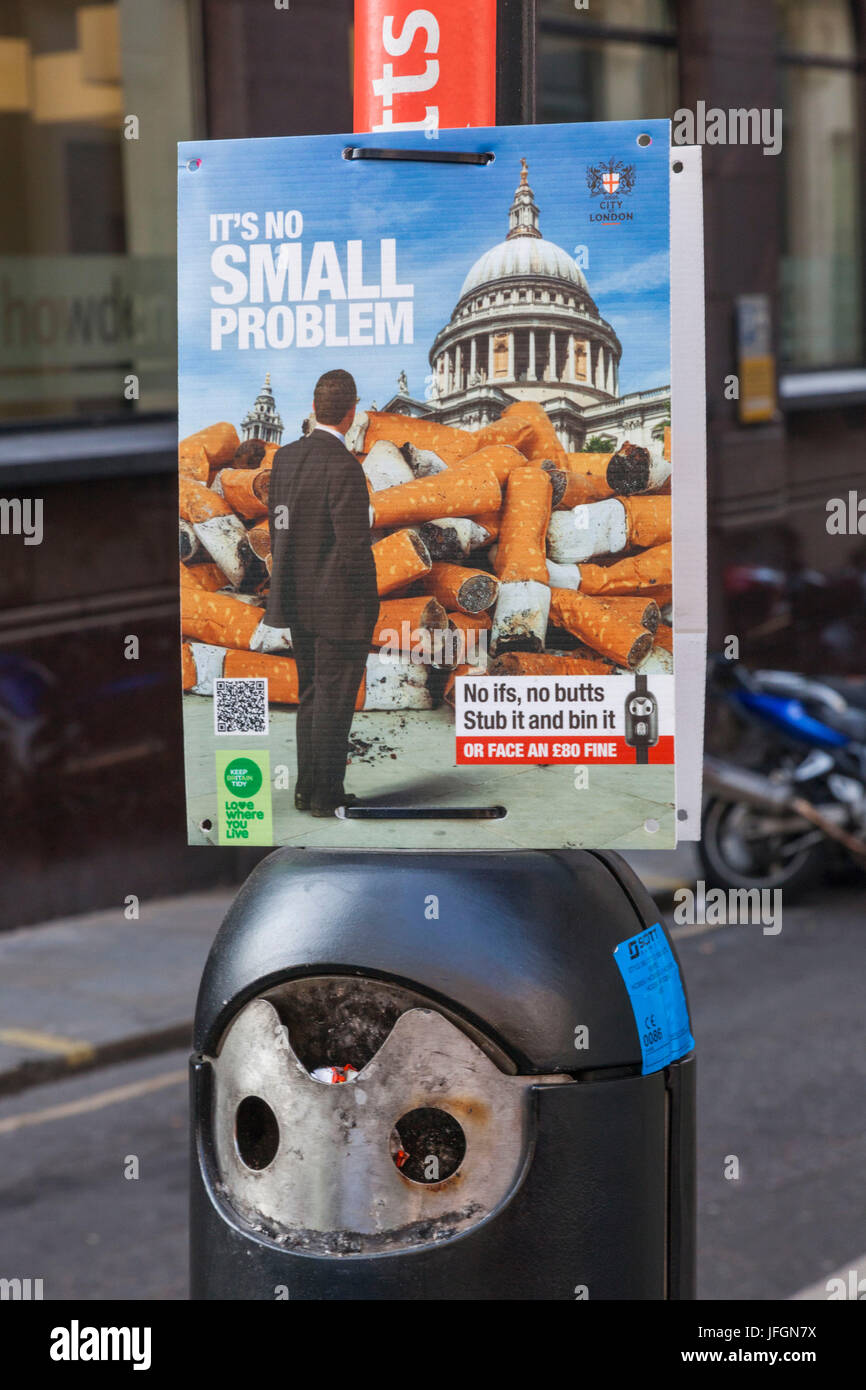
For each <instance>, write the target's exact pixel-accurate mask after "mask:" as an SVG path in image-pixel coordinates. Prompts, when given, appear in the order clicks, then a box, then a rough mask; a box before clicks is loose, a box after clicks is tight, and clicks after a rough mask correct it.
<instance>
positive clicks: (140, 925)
mask: <svg viewBox="0 0 866 1390" xmlns="http://www.w3.org/2000/svg"><path fill="white" fill-rule="evenodd" d="M692 856H693V850H692V848H691V847H685V848H681V849H679V850H676V851H671V852H670V853H665V852H652V853H650V852H646V853H638V854H629V855H628V856H627V857H628V859H629V861H630V862H631V863H632V866H633V867H634V868H635V869H636V871H637V872H638V874H639V875H640V877H641V878H642V879H643V881H644V883H646V885H647V887H648V888H649V889H650V892H651V893H653V895H654V896H655V897H656V900H657V901H658V903H659V906H660V907H662V908H664V907H668V906H670V902H671V896H672V893H673V890H674V888H675V887H676V886H677V885H678V884H679V883H687V882H689V881H694V876H695V869H694V868H693V867H692ZM235 892H236V890H235V889H233V888H223V889H218V890H215V891H213V892H209V893H191V894H189V895H187V896H184V897H180V898H163V899H160V900H158V901H155V902H150V903H148V902H145V903H143V904H142V905H141V915H140V917H139V919H138V920H137V921H128V920H127V919H126V918H125V917H124V915H123V909H122V908H121V909H118V910H112V911H106V912H94V913H90V914H86V915H85V916H81V917H70V918H66V919H62V920H60V921H55V922H49V923H46V924H45V925H42V926H32V927H23V928H21V929H20V930H19V931H14V932H8V933H5V934H0V1095H8V1094H10V1093H12V1092H15V1091H21V1090H24V1089H25V1088H26V1087H28V1086H32V1085H36V1084H37V1083H40V1082H46V1081H54V1080H57V1079H59V1078H61V1077H63V1076H65V1075H67V1074H68V1073H70V1072H72V1071H76V1070H81V1069H84V1068H88V1067H96V1066H106V1065H108V1064H110V1063H112V1062H118V1061H123V1060H126V1059H128V1058H132V1057H144V1056H147V1055H148V1054H149V1053H155V1052H164V1051H168V1050H169V1049H172V1048H178V1047H180V1048H186V1047H188V1045H189V1040H190V1035H191V1032H192V1017H193V1010H194V1007H195V998H196V993H197V991H198V982H199V979H200V977H201V972H202V967H203V966H204V961H205V957H206V956H207V953H208V950H209V948H210V944H211V942H212V940H213V938H214V934H215V933H216V930H217V928H218V927H219V924H220V922H221V921H222V918H223V916H224V915H225V912H226V910H227V909H228V906H229V904H230V902H231V901H232V899H233V897H234V895H235Z"/></svg>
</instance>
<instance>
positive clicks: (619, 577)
mask: <svg viewBox="0 0 866 1390" xmlns="http://www.w3.org/2000/svg"><path fill="white" fill-rule="evenodd" d="M672 565H673V554H672V548H671V545H670V544H669V543H668V544H667V545H656V546H653V547H652V548H651V549H650V550H644V551H642V552H641V554H640V555H630V556H628V557H627V558H626V559H625V560H617V561H616V562H615V564H612V565H581V567H580V587H581V590H582V592H583V593H585V594H593V595H597V594H605V595H607V596H608V597H610V596H611V595H614V594H644V593H651V594H652V596H653V598H655V599H656V602H657V603H658V604H659V606H660V607H661V603H662V602H663V601H664V599H662V598H661V597H659V598H656V594H657V593H659V594H660V595H661V594H664V595H665V596H667V595H669V593H670V589H671V582H672V579H671V574H672Z"/></svg>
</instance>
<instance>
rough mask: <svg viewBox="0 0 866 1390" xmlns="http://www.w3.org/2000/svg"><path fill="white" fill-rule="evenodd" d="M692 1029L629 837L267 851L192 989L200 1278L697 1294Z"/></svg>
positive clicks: (209, 1283) (258, 1285)
mask: <svg viewBox="0 0 866 1390" xmlns="http://www.w3.org/2000/svg"><path fill="white" fill-rule="evenodd" d="M692 1047H693V1044H692V1039H691V1035H690V1032H689V1023H688V1015H687V1012H686V1006H685V999H684V996H683V994H682V989H681V985H680V980H679V970H678V966H677V963H676V957H675V956H674V955H673V953H672V948H671V946H670V943H669V940H668V938H667V936H666V933H665V931H664V927H663V925H659V918H658V912H657V909H656V908H655V906H654V904H653V901H652V899H651V898H650V897H649V895H648V894H647V892H646V891H645V889H644V888H643V887H642V885H641V884H640V882H639V880H638V879H637V878H636V877H635V875H634V874H633V873H632V871H631V870H630V869H629V868H628V866H627V865H626V864H625V863H624V861H623V860H622V859H620V858H619V856H617V855H614V854H604V853H589V852H584V851H568V852H542V851H535V852H525V853H524V852H517V851H515V852H512V853H505V854H485V853H455V852H438V853H429V852H426V851H425V852H424V853H417V852H412V851H400V852H386V853H378V852H377V853H370V852H360V851H359V852H354V851H353V852H344V851H312V850H291V849H284V850H278V851H276V852H275V853H273V854H271V855H270V856H269V857H268V858H267V859H265V860H264V861H263V862H262V863H261V864H260V865H259V867H258V868H257V869H256V870H255V872H254V873H253V874H252V875H251V877H250V879H249V880H248V881H247V883H246V884H245V885H244V887H243V888H242V889H241V892H240V893H239V895H238V897H237V899H236V901H235V903H234V904H233V906H232V908H231V910H230V911H229V913H228V915H227V917H226V919H225V921H224V923H223V925H222V927H221V929H220V931H219V933H218V935H217V937H216V940H215V942H214V945H213V949H212V951H211V953H210V956H209V958H208V961H207V964H206V967H205V971H204V977H203V980H202V984H201V990H200V993H199V999H198V1006H197V1010H196V1022H195V1038H194V1056H193V1058H192V1113H193V1153H192V1199H191V1202H192V1209H191V1232H192V1234H191V1264H192V1281H191V1282H192V1296H193V1297H194V1298H201V1299H268V1300H273V1299H284V1298H288V1299H325V1300H327V1299H363V1300H366V1299H371V1300H372V1299H394V1300H402V1299H568V1300H573V1299H586V1298H588V1299H590V1300H593V1299H665V1298H671V1299H676V1298H680V1299H682V1298H691V1297H693V1286H694V1156H693V1155H694V1055H693V1051H692Z"/></svg>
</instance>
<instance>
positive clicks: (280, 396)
mask: <svg viewBox="0 0 866 1390" xmlns="http://www.w3.org/2000/svg"><path fill="white" fill-rule="evenodd" d="M643 132H646V133H649V134H650V135H651V136H652V144H651V145H649V146H646V147H641V146H639V145H638V143H637V137H638V135H639V134H641V133H643ZM360 143H363V144H365V145H380V146H385V147H392V148H393V147H395V146H410V147H412V146H414V147H418V146H419V145H420V146H425V147H428V148H431V149H437V148H438V149H440V150H441V149H445V148H449V149H460V150H493V151H494V152H495V156H496V158H495V160H494V161H493V162H492V163H490V164H488V165H485V166H473V165H459V164H434V163H410V162H396V161H383V160H346V159H344V158H343V157H342V151H343V149H344V148H345V147H346V146H347V145H348V144H360ZM668 154H669V127H668V123H667V122H664V121H649V122H647V121H643V122H636V121H628V122H611V123H605V124H582V125H548V126H534V127H529V128H527V127H500V128H498V129H495V130H478V129H475V130H469V129H467V130H459V131H450V132H445V131H442V132H439V138H438V140H437V141H431V142H430V143H429V146H428V145H427V142H426V140H425V137H424V136H423V134H421V135H419V134H417V133H413V134H397V135H395V134H390V135H378V136H368V135H365V136H315V137H297V138H285V139H283V138H276V139H267V140H218V141H204V142H199V143H187V144H184V145H181V146H180V147H179V157H178V166H179V168H178V178H179V198H178V251H179V268H178V277H179V332H180V351H179V364H180V366H179V370H180V434H181V437H183V436H185V435H187V434H191V433H193V432H194V431H195V430H198V429H201V428H203V427H204V426H206V425H209V424H212V423H213V422H215V421H216V420H229V421H231V422H232V423H234V424H235V425H236V426H237V427H238V429H240V424H241V420H242V419H243V416H244V415H245V414H246V412H247V411H248V409H249V408H250V406H251V405H252V404H253V401H254V400H255V397H256V395H257V393H258V391H259V389H260V387H261V384H262V381H263V380H264V376H265V373H266V372H270V375H271V383H272V387H273V391H274V396H275V399H276V404H277V408H278V410H279V411H280V414H281V415H282V418H283V423H284V426H285V431H284V435H283V442H284V443H286V442H288V441H289V440H291V439H293V438H296V437H297V435H298V434H299V432H300V423H301V421H302V419H303V418H304V416H305V415H307V413H308V412H309V408H310V402H311V399H312V392H313V386H314V384H315V381H316V379H317V377H318V376H319V375H320V374H321V373H322V372H324V371H328V370H330V369H331V368H334V367H344V368H346V369H347V370H348V371H350V372H352V374H353V375H354V377H355V380H356V382H357V384H358V394H359V396H360V398H361V404H362V406H365V405H368V404H370V403H371V402H375V403H376V404H377V405H378V406H379V407H380V408H381V407H382V406H384V405H385V403H386V401H387V400H388V399H389V398H390V397H391V396H392V395H393V394H394V393H395V392H396V390H397V377H398V374H399V373H400V372H401V371H405V372H406V375H407V378H408V383H409V392H410V394H411V395H413V396H415V397H417V398H420V399H423V398H424V394H425V377H427V375H428V373H429V371H430V366H429V360H428V354H429V351H430V347H431V345H432V343H433V339H434V338H435V336H436V334H437V333H438V332H439V330H440V329H441V328H442V327H443V326H444V325H445V324H446V323H447V321H448V319H449V318H450V315H451V312H452V310H453V308H454V305H455V303H456V301H457V299H458V296H459V293H460V289H461V286H462V284H463V281H464V279H465V277H466V275H467V273H468V271H469V269H470V268H471V266H472V265H473V263H474V262H475V261H476V260H477V259H478V257H479V256H481V255H482V254H483V253H484V252H485V251H487V250H489V249H490V248H491V247H492V246H495V245H496V244H497V243H498V242H500V241H502V240H503V239H504V238H505V235H506V232H507V230H508V209H509V207H510V205H511V202H512V199H513V197H514V191H515V188H516V187H517V184H518V182H519V178H520V159H521V156H525V157H526V159H527V161H528V164H529V182H530V186H531V187H532V189H533V192H534V194H535V202H536V204H537V205H538V208H539V210H540V219H539V222H540V228H541V233H542V236H544V237H545V239H546V240H548V241H552V242H554V243H556V244H557V245H558V246H560V247H562V248H563V249H564V250H566V251H567V252H568V253H569V254H571V255H573V254H574V253H575V250H576V248H578V247H586V248H587V252H588V264H587V265H586V267H585V270H584V273H585V275H586V278H587V281H588V284H589V289H590V293H591V294H592V296H593V298H594V299H595V301H596V303H597V305H598V308H599V311H600V313H601V314H602V316H603V317H604V318H606V319H607V320H608V322H609V323H610V324H612V326H613V328H614V330H615V331H616V333H617V335H618V337H619V339H620V341H621V343H622V348H623V357H622V363H621V367H620V391H621V392H622V393H623V394H625V393H626V392H629V391H638V390H649V389H652V388H653V387H657V386H663V385H666V384H668V383H669V381H670V365H669V359H670V350H669V264H668V247H669V205H668ZM611 156H614V157H616V158H617V159H620V160H623V161H624V162H625V163H626V164H634V166H635V172H636V177H635V185H634V190H633V192H632V193H631V194H630V195H628V196H624V197H623V198H622V204H621V206H622V209H623V211H626V210H627V211H629V212H631V213H632V214H633V220H632V221H630V222H624V223H618V224H616V225H614V226H604V225H602V222H601V221H599V220H597V221H590V218H591V216H593V215H595V217H596V218H598V217H599V216H600V214H599V201H600V200H599V199H598V198H593V197H591V196H590V193H589V189H588V187H587V180H586V172H587V166H588V165H591V164H592V165H595V164H598V163H601V162H607V160H609V159H610V157H611ZM194 160H200V161H201V163H200V166H199V167H198V168H190V167H188V165H189V162H190V161H194ZM277 209H282V210H284V211H288V210H290V209H294V210H297V211H299V212H300V213H301V214H302V216H303V235H302V237H301V238H300V241H301V245H302V253H301V254H302V257H303V266H304V274H305V273H306V267H307V265H308V263H309V258H310V254H311V252H312V247H313V243H314V242H316V241H333V242H335V243H336V251H337V255H338V258H339V260H340V263H341V265H342V267H343V271H344V274H345V260H346V242H347V241H349V240H361V241H363V242H364V278H365V281H367V282H368V283H369V282H376V281H377V280H378V276H379V242H380V239H381V238H383V237H393V238H395V239H396V242H397V253H396V254H397V278H398V280H399V281H400V282H401V283H410V284H413V285H414V290H415V292H414V342H412V343H405V342H401V343H397V344H393V345H387V346H382V347H375V348H374V347H354V348H352V347H331V348H328V347H324V346H323V347H321V348H306V347H297V346H296V345H295V344H294V343H293V344H292V345H291V346H289V347H285V348H275V347H265V348H261V349H255V348H248V349H245V350H239V349H238V347H237V346H236V339H234V338H226V339H224V345H223V347H222V349H221V350H220V351H212V350H211V347H210V317H211V310H212V308H213V307H215V301H214V300H213V298H212V293H211V292H212V288H213V287H214V285H218V284H219V283H220V281H218V280H217V279H216V277H215V276H214V274H213V271H212V268H211V255H212V253H213V251H214V249H215V245H216V243H212V242H211V241H210V240H209V217H210V214H212V213H235V212H239V213H243V212H250V211H253V212H256V213H257V214H258V217H259V225H260V227H262V228H263V227H264V222H265V213H266V212H268V211H272V210H277ZM262 239H263V238H262V237H261V236H260V237H259V238H257V240H262ZM230 240H231V241H232V243H233V244H235V245H238V246H241V247H244V248H245V249H247V250H248V248H249V246H250V244H251V243H250V242H248V241H244V240H243V239H242V238H241V237H240V236H239V234H238V233H237V232H236V231H235V232H233V233H232V234H231V237H230ZM330 302H331V301H330V296H328V295H327V294H324V295H322V296H321V297H320V299H319V300H318V303H319V304H320V305H322V306H324V305H325V304H328V303H330ZM263 307H264V308H265V309H267V308H268V307H269V305H268V304H267V303H265V304H264V305H263ZM336 314H337V324H338V328H339V330H340V331H343V324H344V316H345V315H346V314H347V304H346V302H345V301H343V302H341V303H338V304H337V305H336Z"/></svg>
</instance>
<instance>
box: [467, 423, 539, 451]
mask: <svg viewBox="0 0 866 1390" xmlns="http://www.w3.org/2000/svg"><path fill="white" fill-rule="evenodd" d="M533 433H534V431H533V423H532V421H531V420H526V419H521V417H520V416H517V415H508V414H507V412H506V414H504V415H502V416H500V418H499V419H498V420H493V421H492V422H491V424H489V425H484V426H482V428H481V429H480V430H476V431H475V447H476V449H486V448H488V447H489V446H491V445H497V444H509V445H510V446H511V447H512V448H513V449H519V450H520V452H521V454H523V456H524V458H529V454H530V451H531V448H532V438H533Z"/></svg>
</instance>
